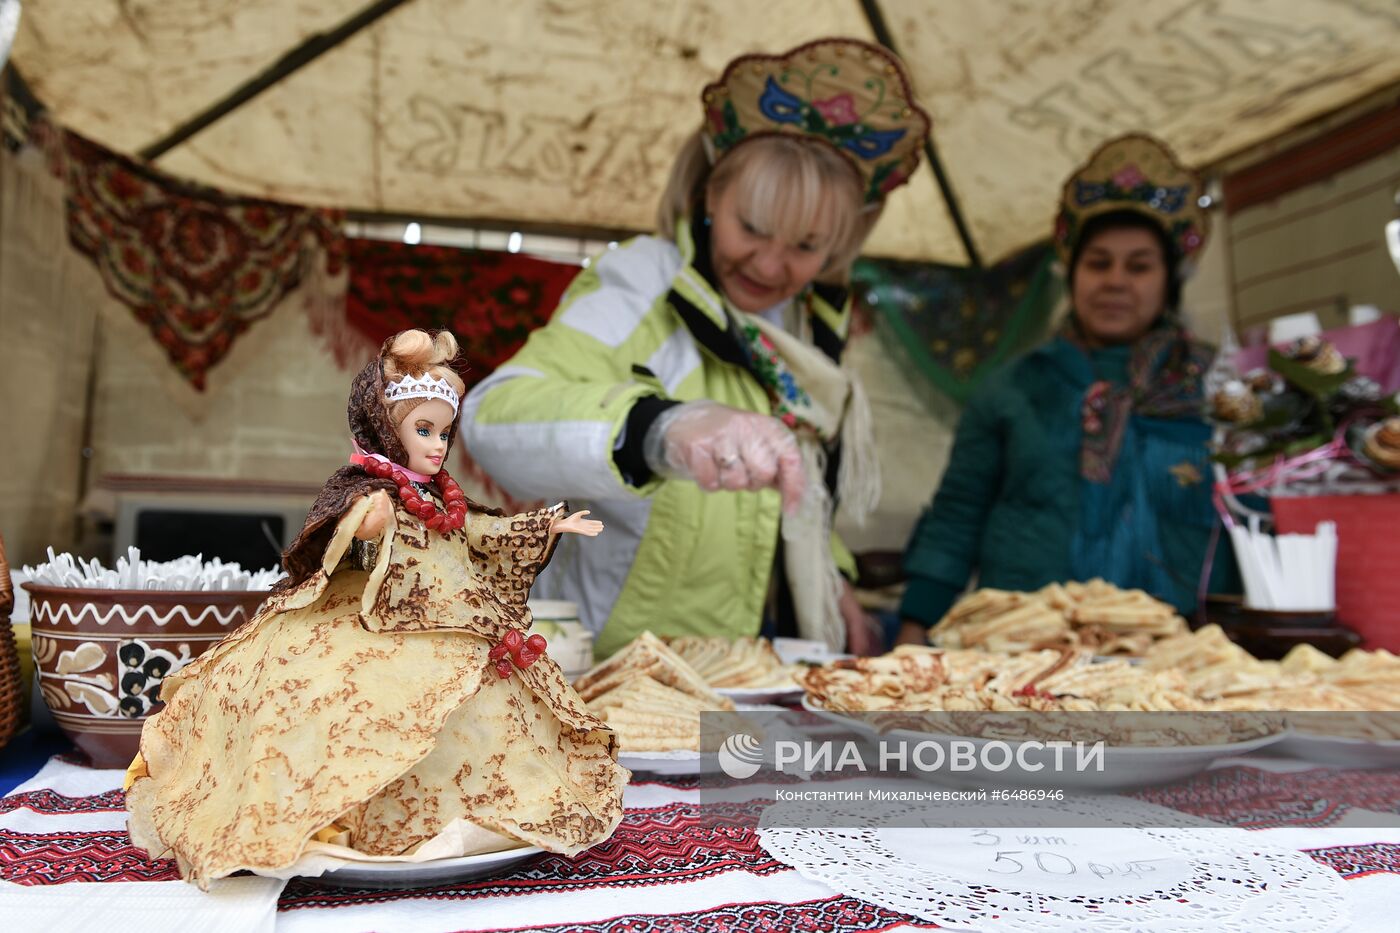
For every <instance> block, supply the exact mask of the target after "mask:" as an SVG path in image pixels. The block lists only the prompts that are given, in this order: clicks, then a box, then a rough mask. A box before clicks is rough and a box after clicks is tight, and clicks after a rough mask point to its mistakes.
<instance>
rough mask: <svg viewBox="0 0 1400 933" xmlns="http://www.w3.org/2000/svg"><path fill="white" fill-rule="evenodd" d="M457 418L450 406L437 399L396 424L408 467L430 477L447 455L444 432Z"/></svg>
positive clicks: (440, 467)
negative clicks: (406, 454)
mask: <svg viewBox="0 0 1400 933" xmlns="http://www.w3.org/2000/svg"><path fill="white" fill-rule="evenodd" d="M454 417H456V416H455V414H454V413H453V411H452V406H451V405H449V404H447V403H446V402H444V401H443V400H442V399H440V398H434V399H428V400H427V401H426V402H424V403H423V404H422V405H419V406H418V407H417V408H415V409H413V410H412V411H410V412H409V413H408V415H407V416H405V417H404V419H403V420H402V421H400V422H399V441H400V443H402V444H403V449H404V450H406V451H408V464H407V466H408V468H409V469H410V470H413V471H414V472H415V473H423V474H425V475H427V476H432V475H433V474H435V473H437V471H438V470H441V469H442V458H443V457H445V456H447V436H448V435H447V432H448V431H450V430H451V429H452V419H453V418H454Z"/></svg>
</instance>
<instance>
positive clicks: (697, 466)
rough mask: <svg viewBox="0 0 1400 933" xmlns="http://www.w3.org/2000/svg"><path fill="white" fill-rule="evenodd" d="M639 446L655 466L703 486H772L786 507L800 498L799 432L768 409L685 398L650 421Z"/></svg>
mask: <svg viewBox="0 0 1400 933" xmlns="http://www.w3.org/2000/svg"><path fill="white" fill-rule="evenodd" d="M642 447H643V455H644V456H645V457H646V462H647V465H648V466H650V467H651V469H652V471H653V472H655V473H657V474H659V475H661V476H667V477H672V478H678V479H693V480H695V482H696V483H697V484H698V485H699V486H700V488H701V489H703V490H705V491H706V492H715V491H716V490H719V489H732V490H739V489H764V488H766V487H768V486H773V487H775V488H777V490H778V491H779V492H780V493H782V496H783V508H784V510H786V511H788V512H791V511H793V510H794V509H796V508H797V506H798V504H799V503H800V502H801V501H802V493H803V491H804V487H805V486H806V477H805V476H804V475H803V472H802V454H801V453H800V452H799V451H798V449H797V438H795V437H794V436H793V433H792V431H791V430H790V429H789V428H788V426H787V425H785V424H783V423H782V422H781V421H779V420H778V419H777V418H774V417H773V416H772V415H760V414H756V413H754V412H751V411H741V410H740V409H738V408H730V407H729V406H728V405H721V404H719V403H718V402H711V401H707V400H702V401H698V402H684V403H682V404H680V405H677V406H675V407H674V408H672V409H670V410H669V411H666V412H665V413H663V414H662V415H661V416H660V417H659V418H657V419H656V421H654V422H653V423H652V425H651V428H650V429H649V430H648V431H647V436H646V438H645V439H644V440H643V442H642Z"/></svg>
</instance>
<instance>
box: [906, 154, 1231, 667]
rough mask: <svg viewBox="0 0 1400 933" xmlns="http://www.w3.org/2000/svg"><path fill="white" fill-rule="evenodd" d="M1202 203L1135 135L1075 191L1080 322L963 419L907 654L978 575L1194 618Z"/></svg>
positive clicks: (1199, 529)
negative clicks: (1188, 321) (1195, 268)
mask: <svg viewBox="0 0 1400 933" xmlns="http://www.w3.org/2000/svg"><path fill="white" fill-rule="evenodd" d="M1200 195H1201V187H1200V184H1199V180H1198V179H1197V178H1196V177H1195V176H1193V175H1192V174H1191V173H1189V172H1187V171H1186V170H1185V169H1183V168H1182V167H1181V166H1179V165H1178V164H1177V163H1176V161H1175V160H1174V159H1173V158H1172V155H1171V153H1170V152H1168V151H1167V149H1166V148H1165V147H1164V146H1163V145H1162V144H1161V143H1160V142H1158V141H1156V140H1155V139H1152V138H1150V137H1146V136H1140V135H1130V136H1125V137H1122V138H1119V139H1116V140H1113V141H1112V142H1110V143H1108V144H1106V145H1104V146H1103V147H1101V148H1100V149H1099V150H1098V151H1097V152H1096V153H1095V154H1094V155H1093V156H1092V157H1091V158H1090V159H1089V161H1088V163H1086V164H1085V165H1084V166H1083V167H1082V168H1081V169H1080V170H1079V171H1078V172H1076V173H1075V175H1074V176H1073V177H1071V178H1070V179H1069V181H1068V182H1067V183H1066V185H1065V189H1064V195H1063V198H1062V201H1061V209H1060V215H1059V220H1058V222H1057V224H1056V230H1055V240H1056V246H1057V248H1058V249H1059V251H1060V255H1061V259H1062V260H1063V261H1065V263H1066V268H1067V269H1068V274H1069V289H1070V305H1071V309H1070V315H1069V319H1068V321H1067V323H1066V324H1065V326H1064V328H1063V329H1062V330H1061V331H1060V333H1059V334H1058V335H1056V336H1055V337H1053V338H1052V339H1051V340H1049V341H1048V342H1047V343H1045V344H1044V345H1042V346H1040V347H1039V348H1037V349H1035V350H1033V351H1031V352H1030V353H1028V354H1026V355H1025V356H1023V357H1022V358H1020V359H1018V360H1017V361H1015V362H1014V363H1012V364H1010V365H1008V366H1007V367H1005V368H1004V369H1003V370H1001V371H999V372H998V373H995V374H993V375H992V376H991V377H989V379H988V380H987V383H986V384H985V385H984V386H982V387H981V388H980V389H979V390H978V392H976V393H975V394H974V396H973V398H972V399H971V400H970V401H969V403H968V406H967V408H966V410H965V411H964V412H963V415H962V419H961V421H960V422H959V424H958V429H957V435H956V439H955V441H954V445H953V452H952V457H951V459H950V461H949V463H948V468H947V471H946V472H945V473H944V475H943V480H942V483H941V484H940V485H939V488H938V492H937V494H936V495H935V496H934V500H933V504H932V505H931V506H930V507H929V508H928V509H927V510H926V511H925V513H924V515H923V516H922V518H921V519H920V521H919V523H918V525H917V526H916V528H915V530H914V533H913V535H912V537H911V540H910V543H909V547H908V549H907V551H906V554H905V561H904V564H905V569H906V571H907V573H908V576H909V585H908V588H907V589H906V591H905V595H904V599H903V602H902V604H901V607H900V614H901V616H902V617H903V620H904V621H903V625H902V628H901V631H900V635H899V641H901V642H922V641H923V640H924V639H925V637H926V629H927V627H928V626H930V625H933V624H934V623H936V622H937V621H938V620H939V619H940V618H942V616H943V615H944V614H945V613H946V612H947V610H948V608H949V607H950V606H951V605H952V604H953V602H954V601H955V600H956V599H957V597H958V596H959V595H960V594H961V593H962V592H963V591H964V590H965V589H966V587H967V585H968V583H969V581H970V580H972V579H973V577H974V575H975V577H976V581H977V585H978V586H981V587H994V588H997V589H1008V590H1034V589H1038V588H1040V587H1042V586H1044V585H1046V584H1048V583H1051V582H1056V581H1066V580H1086V579H1090V578H1092V577H1103V578H1104V579H1106V580H1108V581H1109V582H1111V583H1114V584H1117V585H1118V586H1122V587H1134V588H1140V589H1143V590H1146V591H1147V592H1148V593H1150V594H1152V595H1153V596H1155V597H1157V598H1158V599H1161V600H1164V601H1166V602H1168V603H1171V604H1172V605H1174V606H1176V607H1177V609H1178V610H1179V611H1181V612H1182V613H1188V614H1189V613H1190V612H1191V611H1192V610H1193V609H1194V607H1195V604H1196V598H1197V590H1198V585H1199V582H1200V577H1201V571H1202V567H1203V566H1204V562H1205V561H1206V560H1207V559H1208V555H1209V554H1210V552H1211V550H1212V548H1213V547H1214V544H1213V542H1215V540H1216V526H1217V524H1218V519H1217V517H1216V514H1215V511H1214V509H1213V507H1212V503H1211V479H1210V477H1211V469H1210V464H1209V459H1208V451H1207V446H1206V445H1207V441H1208V440H1209V439H1210V428H1209V426H1208V425H1207V423H1206V421H1205V417H1204V415H1205V410H1204V402H1203V394H1202V382H1203V377H1204V376H1205V373H1206V370H1207V369H1208V368H1209V366H1210V363H1211V360H1212V357H1213V351H1212V350H1211V349H1210V348H1209V347H1207V346H1205V345H1204V344H1201V343H1199V342H1197V341H1196V340H1194V339H1192V337H1191V336H1190V335H1189V334H1188V333H1187V332H1186V331H1185V330H1184V329H1183V328H1182V326H1181V324H1180V323H1179V321H1178V315H1177V312H1178V301H1179V298H1180V291H1181V270H1182V266H1183V264H1185V263H1186V262H1188V261H1190V260H1191V258H1192V257H1193V256H1194V255H1195V254H1196V253H1197V252H1198V251H1199V250H1200V248H1201V246H1202V245H1203V244H1204V242H1205V236H1206V231H1207V217H1206V215H1205V214H1204V213H1203V212H1202V210H1201V207H1200V204H1199V197H1200ZM1226 556H1227V557H1228V555H1226ZM1225 564H1228V561H1222V562H1221V566H1224V565H1225Z"/></svg>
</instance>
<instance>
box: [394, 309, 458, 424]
mask: <svg viewBox="0 0 1400 933" xmlns="http://www.w3.org/2000/svg"><path fill="white" fill-rule="evenodd" d="M456 357H457V338H456V337H454V336H452V333H451V332H450V331H446V330H440V331H438V332H437V335H436V336H434V335H432V334H429V333H428V332H427V331H425V330H406V331H403V332H402V333H400V334H398V335H396V336H395V337H394V339H393V340H392V341H390V343H389V349H388V350H387V351H386V352H385V353H384V381H385V382H397V381H398V380H399V379H400V378H402V377H404V376H422V375H424V374H427V375H429V376H436V377H438V378H439V379H445V380H447V383H448V385H450V386H452V388H453V389H455V390H456V391H457V395H458V396H459V397H460V396H462V395H465V394H466V392H467V385H466V383H464V382H463V381H462V379H461V377H460V376H458V375H457V374H456V373H455V372H453V371H452V367H451V365H449V364H451V362H452V360H454V359H456ZM419 404H422V400H421V399H418V400H416V401H415V400H412V399H410V400H407V401H402V402H395V403H394V404H393V405H391V406H390V407H389V414H390V417H391V418H393V420H394V422H395V423H398V421H400V420H401V419H402V418H403V417H404V416H405V415H407V414H408V412H409V411H411V410H412V409H413V408H414V407H416V406H417V405H419Z"/></svg>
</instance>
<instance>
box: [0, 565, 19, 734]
mask: <svg viewBox="0 0 1400 933" xmlns="http://www.w3.org/2000/svg"><path fill="white" fill-rule="evenodd" d="M14 604H15V590H14V587H13V586H12V585H11V584H10V565H9V563H7V562H6V560H5V540H4V538H0V748H4V747H5V744H6V743H7V742H9V741H10V739H11V738H13V737H14V734H15V733H16V732H18V731H19V725H20V719H21V717H22V716H23V714H24V687H23V680H22V679H21V677H20V673H19V651H18V650H17V649H16V648H15V630H14V629H13V628H11V627H10V609H11V608H13V606H14Z"/></svg>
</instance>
